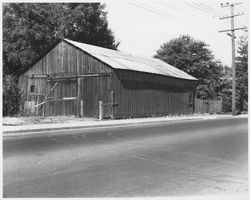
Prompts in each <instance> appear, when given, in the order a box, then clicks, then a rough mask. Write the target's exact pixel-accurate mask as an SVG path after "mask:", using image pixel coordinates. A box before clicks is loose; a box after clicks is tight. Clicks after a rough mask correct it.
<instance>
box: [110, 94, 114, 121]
mask: <svg viewBox="0 0 250 200" xmlns="http://www.w3.org/2000/svg"><path fill="white" fill-rule="evenodd" d="M110 101H111V104H110V106H111V119H114V91H113V90H111V93H110Z"/></svg>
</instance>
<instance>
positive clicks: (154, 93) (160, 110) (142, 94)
mask: <svg viewBox="0 0 250 200" xmlns="http://www.w3.org/2000/svg"><path fill="white" fill-rule="evenodd" d="M112 78H113V79H112V89H113V90H114V98H115V99H114V101H115V103H118V105H116V106H114V116H115V117H116V118H123V117H145V116H161V115H170V114H187V113H192V112H193V90H194V87H195V82H194V81H187V80H181V79H175V78H170V77H164V76H159V75H154V74H147V73H139V72H132V71H125V70H116V73H115V75H113V77H112ZM190 95H191V98H190Z"/></svg>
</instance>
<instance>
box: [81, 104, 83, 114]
mask: <svg viewBox="0 0 250 200" xmlns="http://www.w3.org/2000/svg"><path fill="white" fill-rule="evenodd" d="M81 117H83V100H81Z"/></svg>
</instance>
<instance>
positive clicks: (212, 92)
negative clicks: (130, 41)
mask: <svg viewBox="0 0 250 200" xmlns="http://www.w3.org/2000/svg"><path fill="white" fill-rule="evenodd" d="M154 57H155V58H159V59H161V60H163V61H165V62H167V63H168V64H170V65H173V66H174V67H177V68H178V69H180V70H182V71H184V72H186V73H188V74H190V75H192V76H194V77H196V78H197V79H198V80H199V81H198V86H197V89H196V95H197V97H199V98H202V99H216V98H219V97H220V95H219V87H218V82H219V81H220V77H221V76H222V70H223V66H222V64H221V63H220V62H219V61H217V60H215V59H214V56H213V54H212V52H211V51H210V50H209V49H208V45H207V44H206V43H204V42H202V41H198V40H195V39H193V38H191V37H190V36H188V35H184V36H180V37H178V38H174V39H172V40H170V41H169V42H167V43H165V44H163V45H162V46H161V47H160V49H159V50H157V52H156V55H155V56H154Z"/></svg>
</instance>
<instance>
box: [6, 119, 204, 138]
mask: <svg viewBox="0 0 250 200" xmlns="http://www.w3.org/2000/svg"><path fill="white" fill-rule="evenodd" d="M196 120H205V119H204V118H201V117H200V118H195V119H182V120H178V119H176V120H166V121H164V120H162V121H150V122H128V123H120V124H101V125H85V126H72V127H70V126H68V127H56V128H42V129H26V130H25V129H24V130H13V131H3V133H4V134H3V137H15V136H22V135H31V134H33V133H37V134H38V133H42V132H50V131H59V130H80V129H94V128H102V127H103V128H112V127H127V126H137V125H139V126H142V125H148V124H161V123H174V122H185V121H196ZM18 133H19V134H18ZM23 133H25V134H23Z"/></svg>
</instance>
